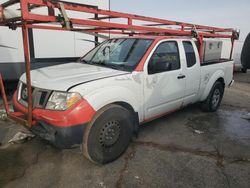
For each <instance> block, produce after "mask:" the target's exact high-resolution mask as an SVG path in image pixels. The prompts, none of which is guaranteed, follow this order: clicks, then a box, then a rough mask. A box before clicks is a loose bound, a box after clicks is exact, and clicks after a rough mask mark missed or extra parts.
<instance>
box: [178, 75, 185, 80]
mask: <svg viewBox="0 0 250 188" xmlns="http://www.w3.org/2000/svg"><path fill="white" fill-rule="evenodd" d="M177 78H178V79H184V78H186V76H185V75H179V76H178V77H177Z"/></svg>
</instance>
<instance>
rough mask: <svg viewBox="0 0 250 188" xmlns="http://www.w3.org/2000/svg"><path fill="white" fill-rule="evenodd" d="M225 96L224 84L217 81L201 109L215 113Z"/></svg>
mask: <svg viewBox="0 0 250 188" xmlns="http://www.w3.org/2000/svg"><path fill="white" fill-rule="evenodd" d="M223 94H224V84H223V83H221V82H220V81H216V82H215V84H214V85H213V87H212V89H211V91H210V93H209V95H208V97H207V99H206V100H205V101H204V102H202V103H201V109H202V110H203V111H205V112H215V111H217V109H218V108H219V106H220V103H221V100H222V97H223Z"/></svg>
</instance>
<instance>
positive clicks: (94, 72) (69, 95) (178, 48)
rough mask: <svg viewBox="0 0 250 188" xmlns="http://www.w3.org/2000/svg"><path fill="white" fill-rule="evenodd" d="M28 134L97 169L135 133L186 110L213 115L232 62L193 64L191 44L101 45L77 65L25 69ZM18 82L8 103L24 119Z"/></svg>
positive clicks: (122, 41)
mask: <svg viewBox="0 0 250 188" xmlns="http://www.w3.org/2000/svg"><path fill="white" fill-rule="evenodd" d="M31 78H32V96H33V117H34V120H35V121H36V122H37V123H36V125H34V126H33V127H32V128H31V131H33V132H34V133H36V134H37V135H39V136H41V137H42V138H44V139H46V140H48V141H50V142H52V143H54V144H55V145H56V146H59V147H64V148H65V147H66V148H69V147H72V146H77V145H79V144H80V145H81V146H82V148H83V151H84V155H85V156H86V157H87V158H89V159H90V160H92V161H94V162H97V163H102V164H103V163H107V162H110V161H113V160H115V159H116V158H118V157H119V156H120V155H121V154H122V153H123V152H124V151H125V150H126V148H127V146H128V144H129V142H130V140H131V137H132V135H133V133H137V131H138V126H139V125H140V124H142V123H144V122H148V121H151V120H153V119H156V118H158V117H161V116H163V115H166V114H168V113H170V112H173V111H176V110H178V109H180V108H183V107H185V106H187V105H189V104H193V103H197V102H200V103H201V107H202V109H203V110H205V111H216V110H217V109H218V107H219V106H220V102H221V100H222V97H223V92H224V88H225V87H226V86H230V85H231V84H232V83H233V61H229V60H218V61H215V62H211V61H210V62H209V63H205V62H203V63H201V62H200V59H199V53H198V51H197V47H196V43H195V40H194V39H192V38H188V37H167V36H154V37H150V36H139V37H124V38H123V37H122V38H115V39H109V40H107V41H105V42H103V43H102V44H101V45H99V46H98V47H96V48H94V49H93V50H91V51H90V52H89V53H87V54H86V55H85V56H84V57H82V58H81V59H80V60H79V62H75V63H69V64H64V65H57V66H53V67H48V68H42V69H38V70H33V71H32V72H31ZM25 83H26V79H25V75H23V76H22V77H21V78H20V82H19V86H18V89H17V91H16V93H15V94H14V97H13V105H14V109H15V110H16V111H19V112H22V113H27V88H26V84H25Z"/></svg>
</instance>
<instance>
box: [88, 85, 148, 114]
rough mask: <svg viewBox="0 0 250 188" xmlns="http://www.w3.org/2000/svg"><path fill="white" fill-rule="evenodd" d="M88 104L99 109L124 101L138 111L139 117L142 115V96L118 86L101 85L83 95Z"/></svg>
mask: <svg viewBox="0 0 250 188" xmlns="http://www.w3.org/2000/svg"><path fill="white" fill-rule="evenodd" d="M84 99H86V100H87V101H88V102H89V104H90V105H91V106H92V107H93V108H94V109H95V110H96V111H98V110H100V109H101V108H102V107H104V106H106V105H108V104H111V103H115V102H125V103H128V104H129V105H130V106H132V107H133V109H134V111H135V112H138V113H139V117H142V115H143V114H142V110H141V109H143V107H142V105H141V104H143V98H142V97H140V98H138V97H136V95H135V93H134V92H133V91H131V90H129V89H127V88H124V87H119V86H111V87H103V88H100V89H96V90H94V91H92V92H91V93H89V94H87V95H85V96H84Z"/></svg>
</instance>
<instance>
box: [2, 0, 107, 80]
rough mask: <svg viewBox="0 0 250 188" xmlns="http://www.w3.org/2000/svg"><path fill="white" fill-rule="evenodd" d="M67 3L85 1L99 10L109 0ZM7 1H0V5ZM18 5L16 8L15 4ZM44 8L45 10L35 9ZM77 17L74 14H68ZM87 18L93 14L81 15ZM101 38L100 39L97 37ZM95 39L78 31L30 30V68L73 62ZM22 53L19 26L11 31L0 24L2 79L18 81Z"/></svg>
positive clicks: (21, 67)
mask: <svg viewBox="0 0 250 188" xmlns="http://www.w3.org/2000/svg"><path fill="white" fill-rule="evenodd" d="M67 1H68V2H74V3H80V4H86V5H88V6H93V7H96V8H101V9H109V7H110V6H109V0H96V1H91V0H84V1H79V0H78V1H77V0H67ZM4 2H6V0H0V4H2V3H4ZM17 8H18V7H17ZM36 11H39V12H40V11H46V10H42V9H40V10H36ZM68 14H69V15H71V16H72V14H73V16H77V13H75V12H74V13H73V12H72V13H71V12H69V13H68ZM81 16H84V17H86V18H94V16H95V15H93V14H84V15H83V14H81ZM99 40H101V39H99ZM97 42H98V38H97V37H95V36H93V35H87V34H84V33H79V32H67V31H64V32H58V31H50V30H38V29H30V30H29V45H30V59H31V68H32V69H36V68H40V67H46V66H51V65H55V64H61V63H68V62H71V61H75V60H76V59H78V58H79V57H80V56H82V55H84V54H85V53H86V52H88V51H89V50H90V49H92V48H93V47H94V46H95V44H96V43H97ZM24 69H25V65H24V55H23V44H22V32H21V29H20V28H17V29H16V30H13V31H12V30H10V29H9V28H7V27H0V72H1V74H2V76H3V79H4V81H14V80H18V79H19V77H20V76H21V74H22V73H24V72H25V71H24Z"/></svg>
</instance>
